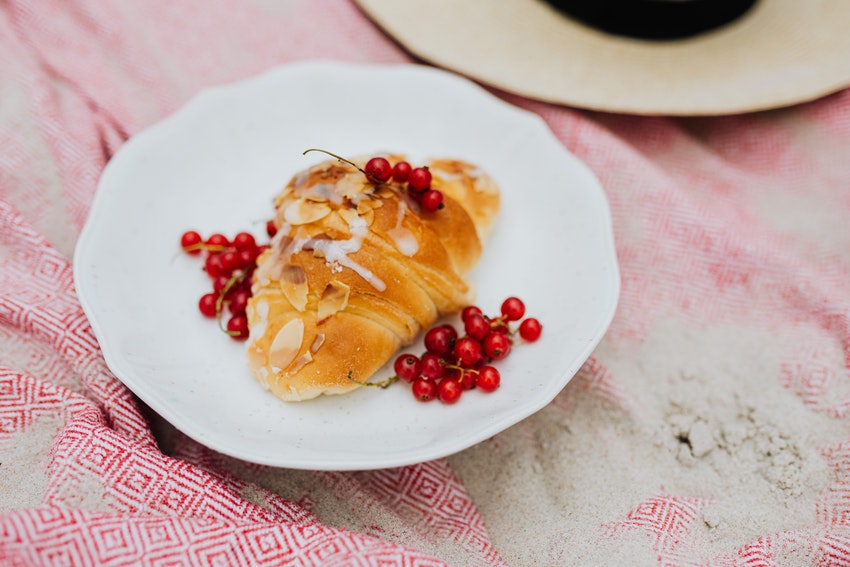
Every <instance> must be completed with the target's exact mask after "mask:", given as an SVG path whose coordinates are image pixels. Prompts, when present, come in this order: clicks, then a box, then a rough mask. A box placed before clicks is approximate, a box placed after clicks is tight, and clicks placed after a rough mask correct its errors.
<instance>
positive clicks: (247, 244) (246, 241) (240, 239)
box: [233, 232, 257, 250]
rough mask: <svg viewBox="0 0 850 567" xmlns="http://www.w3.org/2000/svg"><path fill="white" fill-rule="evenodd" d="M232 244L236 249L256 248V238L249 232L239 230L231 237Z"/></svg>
mask: <svg viewBox="0 0 850 567" xmlns="http://www.w3.org/2000/svg"><path fill="white" fill-rule="evenodd" d="M233 246H234V247H236V249H237V250H245V249H251V248H256V246H257V240H256V239H255V238H254V235H253V234H251V233H249V232H240V233H238V234H237V235H236V236H234V237H233Z"/></svg>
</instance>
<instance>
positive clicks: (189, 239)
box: [180, 230, 204, 256]
mask: <svg viewBox="0 0 850 567" xmlns="http://www.w3.org/2000/svg"><path fill="white" fill-rule="evenodd" d="M203 243H204V239H203V238H202V237H201V235H200V234H199V233H198V232H197V231H194V230H187V231H186V232H184V233H183V236H181V237H180V246H181V247H182V248H183V250H185V251H186V253H188V254H192V255H193V256H197V255H198V254H200V253H201V248H203Z"/></svg>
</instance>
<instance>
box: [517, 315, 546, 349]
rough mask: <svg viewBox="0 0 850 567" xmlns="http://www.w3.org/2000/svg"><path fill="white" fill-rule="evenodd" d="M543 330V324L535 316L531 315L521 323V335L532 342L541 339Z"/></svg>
mask: <svg viewBox="0 0 850 567" xmlns="http://www.w3.org/2000/svg"><path fill="white" fill-rule="evenodd" d="M542 332H543V325H541V324H540V321H538V320H537V319H535V318H534V317H529V318H528V319H526V320H525V321H523V322H522V323H520V324H519V336H520V337H522V338H523V340H526V341H528V342H530V343H533V342H534V341H536V340H537V339H539V338H540V333H542Z"/></svg>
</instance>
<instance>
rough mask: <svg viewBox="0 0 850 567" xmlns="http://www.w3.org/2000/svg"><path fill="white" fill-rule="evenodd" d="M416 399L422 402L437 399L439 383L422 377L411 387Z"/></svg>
mask: <svg viewBox="0 0 850 567" xmlns="http://www.w3.org/2000/svg"><path fill="white" fill-rule="evenodd" d="M411 390H412V391H413V395H414V397H416V399H417V400H419V401H421V402H430V401H431V400H433V399H434V398H435V397H437V383H436V382H434V381H433V380H428V379H427V378H422V377H421V376H420V377H419V378H417V379H415V380H414V381H413V384H412V386H411Z"/></svg>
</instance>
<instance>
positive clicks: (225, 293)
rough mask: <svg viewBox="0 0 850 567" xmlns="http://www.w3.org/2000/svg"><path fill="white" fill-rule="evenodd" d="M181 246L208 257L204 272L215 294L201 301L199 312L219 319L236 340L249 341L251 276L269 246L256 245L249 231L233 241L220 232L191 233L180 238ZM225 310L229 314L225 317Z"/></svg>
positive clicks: (206, 296)
mask: <svg viewBox="0 0 850 567" xmlns="http://www.w3.org/2000/svg"><path fill="white" fill-rule="evenodd" d="M180 246H181V247H182V248H183V251H184V252H186V253H187V254H190V255H192V256H199V255H201V254H202V253H203V254H204V255H205V256H204V271H205V272H206V273H207V275H208V276H209V277H210V279H211V280H212V291H211V292H208V293H205V294H204V295H202V296H201V298H200V300H198V309H199V310H200V312H201V313H202V314H203V315H204V316H205V317H210V318H213V317H214V318H216V319H218V321H219V324H220V325H222V329H223V330H224V331H225V332H226V333H227V334H228V335H230V336H231V337H233V338H234V339H236V340H244V339H246V338H248V318H247V316H246V315H245V308H246V306H247V305H248V299H249V298H250V297H251V277H252V275H253V273H254V269H255V268H256V267H257V257H258V256H259V255H260V253H261V252H262V251H263V250H264V249H265V248H266V247H267V245H259V244H257V241H256V239H255V238H254V236H253V235H252V234H250V233H247V232H240V233H238V234H237V235H236V236H234V237H233V240H230V239H229V238H227V237H226V236H224V235H223V234H219V233H215V234H212V235H210V236H209V237H207V238H206V239H204V238H203V237H202V236H201V235H200V233H198V232H197V231H194V230H188V231H186V232H184V233H183V235H182V236H181V237H180ZM225 308H226V311H227V312H228V313H229V315H226V314H225ZM225 315H226V318H227V321H226V323H225V322H224V318H225Z"/></svg>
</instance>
